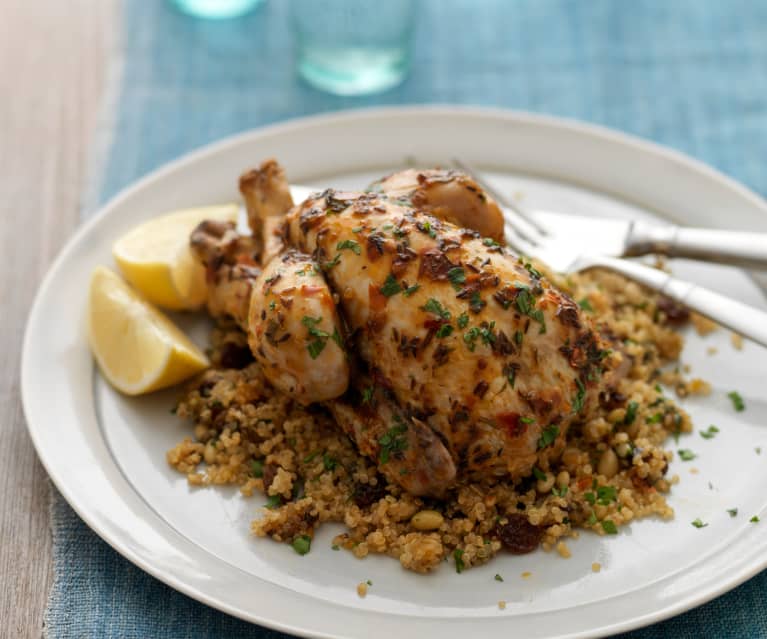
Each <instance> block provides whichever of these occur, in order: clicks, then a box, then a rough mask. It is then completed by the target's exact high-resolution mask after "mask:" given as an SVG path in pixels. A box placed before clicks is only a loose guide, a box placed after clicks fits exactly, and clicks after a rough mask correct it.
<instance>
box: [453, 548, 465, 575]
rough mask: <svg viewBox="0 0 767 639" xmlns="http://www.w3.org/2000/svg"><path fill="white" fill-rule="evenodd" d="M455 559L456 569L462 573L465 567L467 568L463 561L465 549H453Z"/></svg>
mask: <svg viewBox="0 0 767 639" xmlns="http://www.w3.org/2000/svg"><path fill="white" fill-rule="evenodd" d="M453 559H455V571H456V572H457V573H458V574H461V573H462V572H463V569H464V568H465V566H464V563H463V550H461V549H460V548H456V549H455V550H454V551H453Z"/></svg>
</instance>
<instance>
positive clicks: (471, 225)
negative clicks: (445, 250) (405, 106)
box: [369, 169, 504, 243]
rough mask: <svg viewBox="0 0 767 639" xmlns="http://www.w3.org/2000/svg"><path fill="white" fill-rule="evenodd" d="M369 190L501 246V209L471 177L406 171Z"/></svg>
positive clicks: (435, 171)
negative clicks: (474, 232)
mask: <svg viewBox="0 0 767 639" xmlns="http://www.w3.org/2000/svg"><path fill="white" fill-rule="evenodd" d="M369 190H370V191H372V192H381V193H384V194H385V195H387V196H388V197H389V199H391V200H398V201H399V202H400V203H402V204H407V205H409V206H412V207H413V208H415V209H417V210H419V211H423V212H426V213H431V214H432V215H435V216H436V217H439V218H441V219H443V220H445V221H446V222H450V223H452V224H455V225H456V226H460V227H462V228H467V229H474V230H475V231H477V232H478V233H479V234H480V235H482V236H483V237H491V238H493V239H494V240H496V241H497V242H500V243H503V225H504V220H503V213H502V212H501V209H500V208H499V207H498V205H497V204H496V203H495V200H493V199H492V198H491V197H490V196H489V195H487V193H485V192H484V191H483V190H482V188H481V187H480V186H479V185H478V184H477V183H476V182H475V181H474V180H473V179H472V178H471V177H469V176H468V175H466V174H465V173H461V172H460V171H453V170H449V169H427V170H417V169H406V170H404V171H399V172H398V173H392V174H391V175H388V176H386V177H385V178H382V179H381V180H379V181H378V182H374V183H373V184H372V185H371V186H370V188H369Z"/></svg>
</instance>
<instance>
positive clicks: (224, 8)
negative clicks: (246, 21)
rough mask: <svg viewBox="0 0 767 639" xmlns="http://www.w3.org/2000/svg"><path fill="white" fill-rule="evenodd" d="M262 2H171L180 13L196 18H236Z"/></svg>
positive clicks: (253, 0) (176, 0)
mask: <svg viewBox="0 0 767 639" xmlns="http://www.w3.org/2000/svg"><path fill="white" fill-rule="evenodd" d="M262 1H263V0H172V2H173V4H175V5H176V6H177V7H178V8H179V9H180V10H181V11H183V12H184V13H186V14H189V15H192V16H195V17H197V18H214V19H219V18H236V17H238V16H241V15H244V14H246V13H247V12H248V11H250V10H251V9H255V8H256V7H257V6H258V5H259V4H261V2H262Z"/></svg>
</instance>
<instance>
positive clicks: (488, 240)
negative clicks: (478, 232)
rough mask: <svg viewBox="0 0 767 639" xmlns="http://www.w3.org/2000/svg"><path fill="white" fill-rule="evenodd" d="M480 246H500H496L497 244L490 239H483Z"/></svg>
mask: <svg viewBox="0 0 767 639" xmlns="http://www.w3.org/2000/svg"><path fill="white" fill-rule="evenodd" d="M482 244H484V245H485V246H493V247H495V246H500V244H498V242H496V241H495V240H494V239H493V238H492V237H483V238H482Z"/></svg>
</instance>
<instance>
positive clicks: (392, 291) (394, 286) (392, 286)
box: [379, 273, 402, 297]
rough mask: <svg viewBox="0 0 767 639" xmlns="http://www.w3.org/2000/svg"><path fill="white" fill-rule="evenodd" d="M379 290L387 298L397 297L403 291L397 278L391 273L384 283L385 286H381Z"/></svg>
mask: <svg viewBox="0 0 767 639" xmlns="http://www.w3.org/2000/svg"><path fill="white" fill-rule="evenodd" d="M379 290H380V291H381V293H382V294H383V295H385V296H386V297H391V296H392V295H396V294H397V293H399V292H400V291H402V287H401V286H400V285H399V282H398V281H397V280H396V279H395V277H394V276H393V275H392V274H391V273H389V275H388V276H387V277H386V280H385V281H384V283H383V286H381V288H380V289H379Z"/></svg>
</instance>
